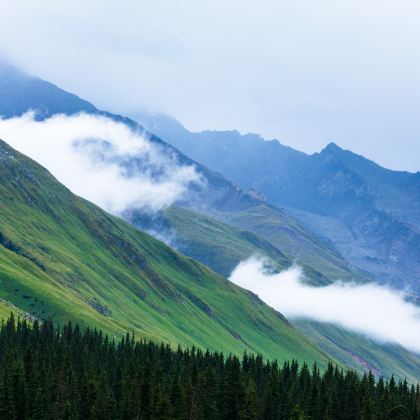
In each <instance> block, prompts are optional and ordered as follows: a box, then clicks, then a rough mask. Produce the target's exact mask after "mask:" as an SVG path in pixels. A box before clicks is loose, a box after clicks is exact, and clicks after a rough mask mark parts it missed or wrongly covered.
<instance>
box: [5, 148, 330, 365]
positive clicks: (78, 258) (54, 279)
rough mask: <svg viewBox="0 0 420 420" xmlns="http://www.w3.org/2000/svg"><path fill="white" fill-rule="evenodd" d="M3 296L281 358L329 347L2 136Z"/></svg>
mask: <svg viewBox="0 0 420 420" xmlns="http://www.w3.org/2000/svg"><path fill="white" fill-rule="evenodd" d="M0 298H1V299H3V300H5V301H8V302H11V303H12V304H13V305H16V306H17V307H18V308H19V309H20V310H22V311H24V312H30V313H31V314H32V315H33V316H35V317H39V318H42V317H46V316H52V317H53V318H54V319H56V321H58V322H61V323H62V322H64V321H66V320H69V319H70V320H74V321H77V322H79V323H81V324H85V325H86V324H89V325H95V326H98V327H100V328H102V329H104V330H105V331H107V332H108V333H111V334H114V335H120V334H123V333H125V332H126V331H134V332H135V334H136V336H137V337H147V338H151V339H154V340H159V341H161V340H163V341H166V342H171V343H173V344H175V343H180V344H182V345H188V346H191V345H193V344H195V345H198V346H201V347H208V348H210V349H214V350H216V349H217V350H222V351H224V352H234V353H242V352H243V351H244V350H245V349H247V350H248V351H254V352H261V353H262V354H263V355H265V356H266V357H270V358H274V357H277V358H279V359H290V358H292V357H295V358H297V359H298V360H306V361H307V362H309V363H311V362H313V361H315V360H317V361H318V362H319V363H320V364H321V365H325V363H326V362H327V359H328V358H327V356H326V355H325V354H324V353H323V352H322V351H320V350H319V349H318V348H317V347H316V346H315V345H313V344H312V343H311V342H310V341H308V340H306V339H305V338H304V337H303V336H302V335H301V334H300V333H299V332H297V330H295V329H294V328H293V327H291V326H290V325H289V324H288V323H287V321H286V320H285V319H284V318H283V317H282V316H281V315H280V314H279V313H277V312H276V311H274V310H272V309H271V308H269V307H268V306H267V305H265V304H263V303H262V302H261V301H260V300H259V299H258V298H257V297H256V296H254V295H252V294H250V293H248V292H247V291H244V290H243V289H240V288H239V287H237V286H235V285H233V284H231V283H229V282H228V281H227V280H225V279H224V278H223V277H221V276H219V275H217V274H215V273H213V272H212V271H211V270H209V269H208V268H207V267H205V266H203V265H201V264H200V263H197V262H196V261H194V260H192V259H190V258H187V257H184V256H182V255H181V254H178V253H176V252H175V251H173V250H172V249H171V248H169V247H167V246H166V245H164V244H163V243H161V242H159V241H157V240H155V239H153V238H152V237H150V236H148V235H146V234H144V233H142V232H139V231H138V230H136V229H134V228H132V227H131V226H130V225H129V224H127V223H125V222H123V221H122V220H120V219H118V218H116V217H113V216H111V215H109V214H107V213H105V212H104V211H102V210H100V209H99V208H98V207H96V206H94V205H92V204H90V203H89V202H87V201H85V200H83V199H80V198H79V197H76V196H75V195H73V194H72V193H71V192H70V191H68V190H67V189H66V188H64V187H63V186H62V185H61V184H59V183H58V182H57V181H56V180H55V179H54V178H53V177H52V176H51V175H50V174H49V173H48V172H47V171H46V170H45V169H43V168H42V167H40V166H39V165H37V164H36V163H35V162H33V161H31V160H30V159H28V158H26V157H24V156H23V155H21V154H19V153H17V152H16V151H14V150H13V149H11V148H10V147H9V146H7V145H6V144H5V143H4V142H0Z"/></svg>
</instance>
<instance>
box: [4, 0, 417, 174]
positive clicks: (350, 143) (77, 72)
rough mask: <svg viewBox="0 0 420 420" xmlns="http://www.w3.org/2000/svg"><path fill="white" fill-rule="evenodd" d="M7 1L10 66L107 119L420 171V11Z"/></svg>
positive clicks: (362, 5)
mask: <svg viewBox="0 0 420 420" xmlns="http://www.w3.org/2000/svg"><path fill="white" fill-rule="evenodd" d="M0 3H1V13H0V54H1V55H3V56H4V57H5V58H6V59H8V60H10V61H11V62H12V63H13V64H16V65H17V66H19V67H22V68H23V69H24V70H27V71H29V72H30V73H33V74H35V75H38V76H40V77H42V78H44V79H47V80H49V81H51V82H53V83H55V84H58V85H59V86H61V87H62V88H64V89H67V90H70V91H73V92H75V93H76V94H78V95H79V96H82V97H84V98H86V99H88V100H91V101H92V102H93V103H95V105H97V106H99V107H100V108H101V109H107V110H110V111H117V112H118V113H124V114H126V113H127V112H132V111H135V110H137V109H138V108H139V107H141V106H146V107H151V108H152V109H156V110H158V111H163V112H166V113H168V114H170V115H173V116H174V117H176V118H177V119H178V120H180V121H181V122H182V123H183V124H185V126H186V127H187V128H189V129H193V130H203V129H238V130H239V131H241V132H256V133H259V134H261V135H263V136H264V137H265V138H277V139H279V140H280V141H281V142H283V143H284V144H287V145H290V146H292V147H295V148H298V149H300V150H303V151H306V152H311V153H312V152H318V151H320V150H321V149H322V148H323V147H324V146H325V145H326V144H328V143H330V142H332V141H334V142H335V143H337V144H339V145H340V146H341V147H343V148H345V149H350V150H352V151H354V152H356V153H359V154H362V155H364V156H366V157H368V158H370V159H373V160H375V161H376V162H378V163H380V164H382V165H384V166H386V167H389V168H391V169H403V170H410V171H417V170H420V166H419V159H418V155H419V152H420V143H419V138H420V123H419V118H418V109H419V108H420V71H419V68H420V54H419V52H420V25H419V21H420V3H419V2H418V1H416V0H399V1H398V2H397V1H380V0H343V1H336V0H317V1H313V0H280V1H275V0H263V1H252V0H230V1H223V0H203V1H191V0H177V1H164V0H123V1H120V2H113V1H100V0H90V1H83V0H73V1H68V2H63V1H55V0H42V1H32V0H13V1H6V0H3V1H1V0H0Z"/></svg>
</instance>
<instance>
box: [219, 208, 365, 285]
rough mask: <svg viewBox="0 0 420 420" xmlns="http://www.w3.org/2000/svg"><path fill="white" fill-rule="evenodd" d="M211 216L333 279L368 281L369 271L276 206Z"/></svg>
mask: <svg viewBox="0 0 420 420" xmlns="http://www.w3.org/2000/svg"><path fill="white" fill-rule="evenodd" d="M212 215H213V216H214V217H216V218H218V219H220V220H223V221H225V222H226V223H228V224H230V225H233V226H236V227H239V228H242V229H246V230H248V231H250V232H252V233H254V234H256V235H258V236H259V237H261V238H263V239H265V240H266V241H268V242H269V243H271V244H272V245H274V246H275V247H276V248H278V249H279V250H287V255H290V256H291V257H293V258H294V260H295V261H296V262H297V263H299V264H301V265H306V266H309V267H311V268H312V269H313V270H316V271H317V272H319V273H322V274H323V275H324V276H325V277H327V278H328V279H330V280H343V281H348V280H352V281H367V280H369V277H368V276H367V274H366V273H363V272H361V271H360V270H357V269H356V268H355V267H353V266H351V265H350V264H349V263H347V261H345V260H344V259H343V257H342V256H341V255H340V254H339V253H337V252H335V251H334V250H333V249H332V248H329V247H328V246H327V245H326V244H325V243H324V242H323V241H321V240H319V239H318V238H317V237H315V236H314V235H313V234H312V233H310V232H309V231H308V230H306V229H305V228H304V227H303V226H302V225H301V224H300V223H299V222H297V221H296V219H294V218H292V217H290V216H288V215H287V214H286V213H284V212H282V211H281V210H279V209H278V208H276V207H273V206H271V205H268V204H265V203H262V204H260V205H258V206H254V207H250V208H247V209H244V210H239V211H234V212H228V211H214V212H212Z"/></svg>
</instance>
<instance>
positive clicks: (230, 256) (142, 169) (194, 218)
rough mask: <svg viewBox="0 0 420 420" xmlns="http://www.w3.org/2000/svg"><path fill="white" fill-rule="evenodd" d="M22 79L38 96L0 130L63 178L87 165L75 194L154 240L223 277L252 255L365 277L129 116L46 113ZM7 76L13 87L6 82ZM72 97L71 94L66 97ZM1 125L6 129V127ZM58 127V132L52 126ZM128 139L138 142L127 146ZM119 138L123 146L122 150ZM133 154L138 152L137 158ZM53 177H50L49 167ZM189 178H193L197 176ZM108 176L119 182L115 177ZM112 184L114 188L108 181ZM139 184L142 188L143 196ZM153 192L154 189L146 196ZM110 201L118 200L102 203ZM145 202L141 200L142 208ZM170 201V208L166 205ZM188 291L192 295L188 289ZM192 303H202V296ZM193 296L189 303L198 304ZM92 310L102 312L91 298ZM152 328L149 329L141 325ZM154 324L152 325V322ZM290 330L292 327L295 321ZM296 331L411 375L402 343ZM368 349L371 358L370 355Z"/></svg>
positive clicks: (360, 364) (346, 359)
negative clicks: (106, 177) (30, 111)
mask: <svg viewBox="0 0 420 420" xmlns="http://www.w3.org/2000/svg"><path fill="white" fill-rule="evenodd" d="M22 77H23V79H24V80H26V81H25V83H22V79H21V78H18V80H19V82H18V84H17V86H15V87H16V91H19V90H20V89H23V90H25V89H27V86H26V84H29V85H30V86H31V89H35V90H38V89H39V90H40V92H41V93H40V94H39V97H38V100H39V102H38V103H36V102H33V101H32V99H31V100H30V101H29V102H28V103H31V108H34V111H35V118H33V117H32V116H30V115H21V116H20V117H12V118H11V119H10V118H9V119H6V120H4V121H2V122H1V124H3V123H4V124H6V125H4V127H7V129H8V130H9V131H8V134H13V135H17V137H16V138H15V141H16V139H17V140H18V143H20V144H21V145H23V146H25V147H32V149H27V151H28V152H30V153H31V154H32V153H35V154H34V157H37V158H40V159H43V158H45V159H47V160H45V162H44V163H45V165H46V166H47V167H49V168H50V169H51V170H52V171H53V172H54V173H55V170H57V169H59V170H64V172H65V175H66V177H65V178H64V179H63V181H64V182H65V183H68V182H71V177H72V173H73V172H72V169H74V172H75V176H76V178H77V176H78V175H79V174H77V173H76V172H77V171H78V170H79V169H80V168H79V165H80V164H81V163H87V167H86V168H85V169H87V170H88V175H89V176H88V178H86V180H88V181H89V182H87V183H86V185H78V186H77V187H78V188H80V187H82V188H84V189H86V188H87V187H89V189H90V190H91V191H93V192H94V193H95V194H96V195H95V194H93V195H91V194H92V192H89V194H86V195H85V196H86V197H87V198H89V199H92V200H95V201H96V202H98V204H100V205H101V206H103V207H105V208H108V209H110V210H113V211H114V212H115V213H118V214H119V215H121V216H122V217H124V218H125V219H126V220H128V221H130V222H131V223H132V224H134V225H135V226H137V227H139V228H141V229H147V230H148V231H149V232H150V233H152V234H153V235H154V236H156V237H157V238H159V239H163V240H165V241H166V242H168V243H169V244H170V245H171V246H176V247H177V248H178V249H180V250H181V251H182V252H184V253H186V254H187V255H190V256H192V257H194V258H196V259H198V260H199V261H201V262H203V263H205V264H207V265H208V266H210V267H212V268H213V269H214V270H216V271H217V272H219V273H221V274H223V275H227V274H229V273H230V271H231V270H232V269H233V268H234V267H235V265H236V264H237V263H238V262H239V261H241V260H243V259H246V258H248V257H249V256H250V255H252V254H255V253H258V254H261V255H264V256H267V257H270V258H271V260H272V262H274V263H275V266H276V267H277V268H278V269H283V268H287V267H290V266H291V265H292V263H293V262H294V261H298V262H299V263H300V264H302V265H305V274H306V276H307V279H308V281H309V282H311V283H312V284H317V285H320V284H328V283H330V282H331V281H332V280H334V279H342V280H346V281H348V280H358V281H366V280H368V279H369V277H368V276H366V274H364V273H362V272H360V271H357V270H355V269H354V267H352V266H351V265H350V264H349V263H348V262H347V261H346V260H344V259H343V258H342V256H341V255H340V254H339V253H338V252H337V251H336V250H334V249H333V248H331V247H329V246H327V245H326V243H325V242H324V241H323V240H321V239H319V237H317V235H315V234H314V233H313V232H311V231H310V230H309V229H307V228H305V226H304V225H303V224H302V223H300V222H299V221H297V219H296V218H294V217H292V216H290V214H288V213H286V212H285V211H283V210H280V209H278V208H276V207H275V206H273V205H271V204H269V203H267V202H266V201H265V200H264V197H262V196H261V194H259V193H258V192H256V191H254V190H250V191H248V192H244V191H243V190H241V189H240V188H238V187H236V186H235V185H234V184H232V183H230V182H229V181H227V180H226V179H225V178H224V177H223V176H222V175H220V174H218V173H216V172H214V171H212V170H210V169H207V168H206V167H204V166H202V165H200V164H198V163H196V162H194V161H193V160H191V159H190V158H188V157H187V156H185V155H183V154H182V153H180V152H179V151H177V150H176V149H174V148H173V147H171V146H169V145H168V144H167V143H165V142H164V141H162V140H161V139H160V138H158V137H156V136H154V135H153V134H151V133H150V132H147V131H145V130H144V129H143V128H142V127H141V126H139V125H138V124H136V123H135V122H134V121H132V120H129V119H127V118H124V117H121V116H117V115H113V114H110V113H107V112H104V111H98V110H97V109H96V108H94V107H93V108H94V109H93V111H88V113H86V111H85V110H84V106H85V105H84V101H83V100H80V101H81V104H80V111H77V107H73V108H69V110H68V112H65V114H67V115H64V114H57V113H55V112H54V111H53V110H54V106H55V104H54V102H49V96H48V95H46V96H45V97H44V96H43V94H42V92H43V91H44V89H45V86H46V85H47V86H48V89H50V88H51V86H50V84H48V83H47V82H43V81H42V80H39V79H36V78H31V77H29V76H24V75H23V76H22ZM25 77H26V78H25ZM11 83H12V84H13V80H12V82H11ZM48 89H47V90H48ZM56 89H57V88H56ZM59 91H60V90H59ZM60 92H61V93H60V95H61V94H62V95H64V96H63V97H62V99H61V106H63V104H65V101H66V96H65V93H66V92H63V91H60ZM3 93H4V92H3ZM7 95H9V96H7ZM13 95H14V91H13V89H9V91H8V92H7V91H6V95H4V96H0V102H1V100H4V101H7V100H11V101H13V100H15V99H16V98H13ZM29 98H31V96H30V95H29ZM73 100H75V98H74V96H71V101H70V102H72V101H73ZM77 100H78V99H77V98H76V103H77ZM64 108H65V107H64ZM39 109H41V110H42V109H43V110H44V113H42V112H41V113H40V112H39ZM60 109H63V108H60ZM45 110H48V112H45ZM26 111H27V110H26ZM26 111H25V112H26ZM21 112H24V107H22V108H21ZM76 114H77V115H76ZM13 115H14V114H13ZM18 115H19V114H18ZM10 116H11V115H10V113H9V117H10ZM85 123H87V124H85ZM121 123H123V126H122V124H121ZM1 124H0V125H1ZM11 127H12V128H13V127H14V128H15V129H16V130H15V131H13V130H12V131H10V128H11ZM54 127H56V128H57V127H60V130H53V128H54ZM62 129H65V131H66V132H62V131H63V130H62ZM31 131H33V134H34V139H35V137H36V141H34V142H33V143H31V142H30V141H28V137H27V134H28V132H31ZM74 133H76V135H74ZM35 134H36V136H35ZM120 137H121V138H122V139H123V142H122V144H121V145H119V144H118V143H119V138H120ZM55 138H56V140H54V139H55ZM127 140H128V143H127ZM132 140H134V141H135V142H138V144H136V146H134V147H133V144H132V143H131V141H132ZM54 141H57V142H63V143H64V145H67V146H70V149H71V150H70V152H71V154H74V153H76V156H77V159H76V160H74V156H73V157H72V156H70V157H71V158H72V159H70V160H69V161H68V162H64V165H63V168H60V167H58V166H59V164H60V160H63V159H66V157H67V154H68V152H69V150H67V151H65V150H64V149H63V153H62V154H59V159H56V161H54V159H52V160H51V159H49V160H48V154H49V152H50V151H49V147H50V146H51V147H52V148H53V149H54V148H57V147H58V148H60V147H61V146H60V145H55V144H53V143H54ZM21 142H23V143H21ZM127 145H128V146H129V145H131V146H129V147H128V149H126V146H127ZM140 145H143V146H142V147H140ZM140 149H141V150H140ZM55 150H57V149H55ZM80 153H81V156H80ZM143 155H145V156H146V157H148V158H147V159H145V158H144V157H145V156H143ZM53 156H56V155H53ZM80 158H82V159H81V160H80ZM71 162H73V163H74V168H72V167H71V166H72V165H71ZM50 165H51V166H50ZM54 168H55V169H54ZM110 168H113V170H112V171H111V175H112V176H111V178H110V179H111V180H112V181H113V182H109V183H102V184H101V185H99V189H98V191H95V188H96V184H97V182H98V179H100V177H99V178H98V176H97V175H99V174H101V171H103V170H105V174H108V175H109V173H108V171H109V169H110ZM191 168H192V169H193V171H191V170H190V169H191ZM183 169H187V170H188V171H189V172H188V171H187V174H189V175H194V176H192V177H191V176H187V177H181V178H179V177H177V176H176V174H177V173H178V174H179V173H181V174H182V173H184V174H185V172H184V171H183ZM98 170H99V171H98ZM97 172H98V173H97ZM102 173H103V172H102ZM56 175H57V176H58V175H59V172H57V173H56ZM195 175H198V178H199V179H198V182H197V179H196V176H195ZM115 179H117V181H118V182H119V184H116V183H115ZM145 179H146V180H147V181H148V184H149V186H151V187H152V188H151V189H149V190H148V189H147V188H146V189H144V187H145V184H144V182H141V183H139V181H144V180H145ZM168 179H169V180H174V179H175V180H176V181H177V183H178V185H180V186H181V187H182V188H181V189H179V188H169V190H168V189H167V188H164V187H165V185H166V184H165V182H162V181H165V180H168ZM179 181H181V182H179ZM69 185H70V184H69ZM116 185H118V186H119V187H118V188H115V186H116ZM171 185H174V184H171ZM176 185H177V184H175V186H176ZM127 187H128V188H127ZM140 187H141V188H140ZM184 187H185V188H184ZM137 188H138V189H139V191H137ZM78 191H79V190H78ZM100 191H102V192H103V193H104V194H102V195H105V196H106V195H107V194H109V198H110V200H109V202H108V203H107V202H104V201H101V200H100V201H97V194H98V192H100ZM127 191H128V192H130V191H131V194H128V195H127ZM148 191H149V193H148V194H144V193H143V192H148ZM153 191H154V192H155V193H154V194H150V193H151V192H153ZM80 193H81V191H80ZM168 193H169V194H168ZM152 197H153V200H152V199H151V198H152ZM111 199H112V200H111ZM112 201H115V202H117V203H122V205H120V206H110V204H111V203H112ZM145 203H148V205H147V206H145V205H144V204H145ZM151 203H155V205H151ZM156 203H157V204H156ZM172 203H174V204H175V205H172V206H171V207H169V208H168V207H167V206H168V205H169V204H172ZM125 207H127V208H125ZM198 212H199V213H198ZM40 235H41V234H40ZM41 236H42V235H41ZM282 251H284V252H282ZM287 254H289V255H287ZM89 264H90V263H89ZM159 287H160V286H159ZM208 292H209V291H207V292H205V293H204V292H203V293H204V294H206V293H208ZM193 296H196V293H195V292H194V293H193ZM251 296H254V295H251ZM110 298H112V295H110ZM254 298H255V299H256V302H258V301H259V300H258V298H256V297H255V296H254ZM193 299H194V298H193ZM199 299H201V297H200V298H199ZM201 301H202V302H206V299H201ZM197 302H198V303H197ZM196 303H197V304H199V303H200V301H196ZM200 304H201V303H200ZM95 305H96V304H95ZM96 308H97V309H98V310H100V311H102V310H104V309H103V306H102V304H101V303H99V306H96ZM202 308H206V306H202ZM124 316H125V315H124ZM153 316H154V315H153ZM161 316H164V315H163V314H161ZM229 316H231V315H229ZM232 316H236V315H232ZM130 319H132V318H130ZM101 321H103V319H101ZM130 322H131V321H130ZM121 325H122V324H121ZM124 325H125V324H124ZM155 326H156V325H155ZM155 326H153V327H152V326H150V328H151V329H150V331H152V330H153V329H154V327H155ZM160 326H161V325H160V324H159V325H158V326H157V328H158V329H159V328H160ZM254 327H255V328H257V327H258V326H257V325H255V326H254ZM298 327H299V328H301V326H300V325H298ZM192 330H193V329H192ZM192 330H191V331H192ZM302 330H303V331H305V332H304V334H305V335H306V334H307V335H308V336H310V337H312V339H313V340H316V341H317V342H318V344H319V346H320V347H322V348H323V349H324V351H325V352H326V353H328V354H329V351H330V350H331V351H332V352H333V354H334V356H333V357H334V358H335V359H336V360H339V361H340V362H342V363H343V365H346V366H352V367H353V368H355V369H357V370H359V371H360V370H362V371H363V370H364V369H366V368H368V366H372V368H374V369H375V371H376V372H379V373H383V374H384V375H387V376H389V375H391V374H392V373H395V374H397V375H399V377H401V378H403V377H404V376H407V377H411V376H410V375H412V372H413V371H415V369H414V368H413V365H414V366H416V363H417V362H416V357H415V356H413V355H412V354H410V353H409V352H408V351H407V350H405V349H403V348H398V349H394V348H392V349H391V348H389V347H386V346H385V347H384V346H381V345H378V343H373V342H369V341H367V340H365V339H364V338H363V337H362V336H360V335H357V336H356V335H349V334H347V335H346V334H345V333H344V332H343V331H341V332H337V330H336V329H333V328H332V327H331V326H328V325H326V324H311V327H310V328H306V330H305V329H303V328H302ZM191 331H188V333H186V334H187V336H188V335H190V334H192V333H191ZM332 337H334V338H332ZM339 337H347V338H348V341H349V343H345V340H347V338H343V339H342V340H343V342H342V343H340V338H339ZM350 341H351V343H350ZM347 344H348V345H347ZM257 351H258V349H257ZM276 351H277V350H276ZM375 353H376V354H377V356H375V357H374V356H372V355H373V354H375ZM390 366H392V370H390V368H389V367H390Z"/></svg>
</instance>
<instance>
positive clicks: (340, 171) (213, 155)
mask: <svg viewBox="0 0 420 420" xmlns="http://www.w3.org/2000/svg"><path fill="white" fill-rule="evenodd" d="M135 118H136V119H137V120H138V121H139V122H141V123H142V124H143V125H144V126H145V127H146V128H148V129H152V130H153V131H154V132H155V133H156V134H158V135H159V136H161V137H162V138H163V139H165V140H167V141H168V142H170V143H171V144H173V145H174V146H175V147H177V148H179V149H180V150H181V151H182V152H184V153H187V154H188V155H189V156H190V157H191V158H193V159H195V160H197V161H198V162H200V163H202V164H204V165H206V166H208V167H209V168H211V169H214V170H216V171H218V172H220V173H222V174H223V175H224V176H226V177H227V178H228V179H230V180H232V181H234V182H236V183H237V184H238V185H239V186H240V187H241V188H244V189H248V188H253V189H255V190H258V191H260V192H261V193H262V194H263V195H264V196H265V198H266V199H267V200H268V201H269V202H271V203H273V204H274V205H276V206H279V207H283V208H285V209H286V211H287V213H288V214H290V215H291V216H293V217H295V218H297V219H299V220H300V221H301V222H302V223H303V224H304V225H305V226H306V227H307V228H309V230H311V231H312V232H314V233H315V234H316V235H317V236H318V237H321V238H323V239H324V240H325V241H327V243H329V244H330V245H331V246H333V247H334V248H335V249H336V250H337V251H338V252H339V253H340V254H341V255H342V256H344V257H345V258H346V259H347V260H348V261H349V262H350V263H351V264H353V265H355V266H357V267H358V268H359V269H360V270H362V271H365V272H369V273H371V274H372V275H373V276H374V277H375V278H376V279H377V281H379V282H382V283H385V282H386V283H391V284H392V285H394V286H396V287H400V288H401V287H406V286H410V287H412V288H414V289H416V290H417V291H420V282H419V278H420V173H419V172H417V173H415V174H413V173H408V172H398V171H391V170H388V169H385V168H382V167H380V166H379V165H377V164H375V163H374V162H372V161H370V160H368V159H365V158H364V157H362V156H359V155H357V154H355V153H352V152H350V151H346V150H343V149H341V148H340V147H338V146H337V145H335V144H330V145H328V146H327V147H326V148H325V149H324V150H322V152H320V153H316V154H313V155H307V154H305V153H302V152H298V151H296V150H293V149H292V148H290V147H286V146H284V145H282V144H281V143H280V142H278V141H277V140H271V141H265V140H264V139H263V138H261V137H260V136H258V135H255V134H247V135H241V134H240V133H238V132H237V131H203V132H200V133H192V132H189V131H188V130H186V129H185V128H184V127H183V126H182V125H181V124H180V123H179V122H177V121H176V120H174V119H173V118H171V117H168V116H165V115H162V114H154V115H151V114H147V113H142V114H136V115H135Z"/></svg>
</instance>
